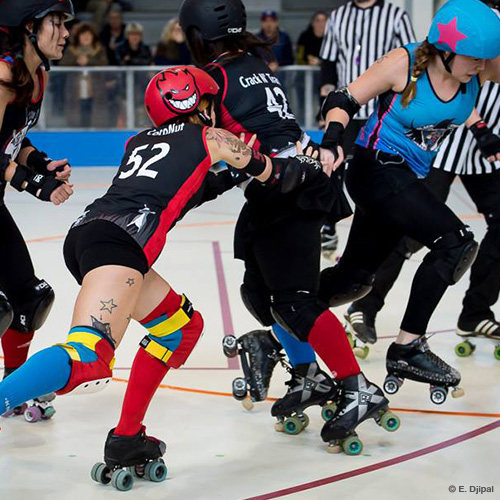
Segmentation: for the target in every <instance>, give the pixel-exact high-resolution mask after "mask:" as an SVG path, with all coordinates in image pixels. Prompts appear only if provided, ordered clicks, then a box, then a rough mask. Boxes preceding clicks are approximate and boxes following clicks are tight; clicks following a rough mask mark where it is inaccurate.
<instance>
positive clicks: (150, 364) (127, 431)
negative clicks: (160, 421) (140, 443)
mask: <svg viewBox="0 0 500 500" xmlns="http://www.w3.org/2000/svg"><path fill="white" fill-rule="evenodd" d="M181 299H182V297H181V296H180V295H178V294H177V293H175V292H174V291H173V290H170V292H169V293H168V294H167V296H166V297H165V299H164V300H163V301H162V303H161V304H160V305H159V306H158V307H156V308H155V309H154V311H152V312H151V313H150V314H148V316H147V317H146V318H144V319H143V320H142V321H141V324H146V323H149V322H150V321H153V320H155V319H156V318H159V317H160V316H162V315H164V314H167V315H171V314H173V313H175V312H177V311H178V310H179V307H180V305H181ZM168 370H169V368H168V366H167V365H166V364H165V363H163V361H160V360H159V359H157V358H155V357H153V356H151V355H150V354H148V353H147V352H146V351H145V350H144V349H143V348H142V347H141V348H139V351H138V352H137V354H136V356H135V359H134V363H133V365H132V370H131V371H130V380H129V382H128V386H127V392H126V393H125V399H124V400H123V406H122V413H121V416H120V422H119V423H118V425H117V426H116V429H115V434H117V435H119V436H133V435H134V434H137V433H138V432H139V431H140V430H141V426H142V421H143V420H144V417H145V415H146V412H147V411H148V408H149V404H150V403H151V399H152V398H153V396H154V394H155V392H156V390H157V389H158V386H159V385H160V384H161V381H162V380H163V378H164V377H165V375H166V374H167V372H168Z"/></svg>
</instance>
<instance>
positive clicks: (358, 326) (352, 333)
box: [344, 305, 377, 359]
mask: <svg viewBox="0 0 500 500" xmlns="http://www.w3.org/2000/svg"><path fill="white" fill-rule="evenodd" d="M344 318H345V320H346V324H345V330H346V333H347V338H348V339H349V344H351V348H352V350H353V351H354V355H355V356H356V357H358V358H360V359H366V358H367V357H368V354H369V353H370V347H369V346H368V344H375V342H377V331H376V330H375V318H374V317H372V316H369V315H368V314H366V313H364V312H363V311H358V310H356V309H355V308H354V306H352V305H351V306H350V307H349V309H348V310H347V313H346V314H344Z"/></svg>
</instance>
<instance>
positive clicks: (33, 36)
mask: <svg viewBox="0 0 500 500" xmlns="http://www.w3.org/2000/svg"><path fill="white" fill-rule="evenodd" d="M39 28H40V23H39V22H35V25H34V26H33V31H32V32H30V31H28V30H27V29H26V30H25V32H26V35H27V36H28V39H29V41H30V42H31V45H33V47H34V49H35V52H36V53H37V55H38V57H39V58H40V59H41V60H42V64H43V67H44V68H45V71H50V61H49V60H48V58H47V56H46V55H45V54H44V53H43V52H42V51H41V49H40V47H39V45H38V39H37V34H38V30H39Z"/></svg>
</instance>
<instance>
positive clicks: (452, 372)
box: [384, 336, 464, 405]
mask: <svg viewBox="0 0 500 500" xmlns="http://www.w3.org/2000/svg"><path fill="white" fill-rule="evenodd" d="M386 368H387V373H388V375H387V377H386V378H385V382H384V390H385V392H386V393H387V394H395V393H396V392H398V390H399V388H400V387H401V386H402V385H403V381H404V379H405V378H407V379H409V380H415V381H416V382H423V383H427V384H430V398H431V401H432V402H433V403H434V404H437V405H440V404H443V403H444V402H445V401H446V397H447V395H448V389H449V388H450V387H453V391H452V393H451V395H452V397H454V398H458V397H461V396H463V395H464V390H463V389H461V388H460V387H458V384H459V383H460V378H461V377H460V373H459V372H458V370H456V369H455V368H453V367H451V366H450V365H448V364H447V363H445V362H444V361H443V360H442V359H441V358H440V357H439V356H437V355H436V354H434V353H433V352H432V351H431V350H430V347H429V344H428V343H427V338H426V337H425V336H423V337H421V338H419V339H416V340H414V341H413V342H411V343H410V344H407V345H400V344H396V343H392V344H391V345H390V347H389V350H388V351H387V358H386Z"/></svg>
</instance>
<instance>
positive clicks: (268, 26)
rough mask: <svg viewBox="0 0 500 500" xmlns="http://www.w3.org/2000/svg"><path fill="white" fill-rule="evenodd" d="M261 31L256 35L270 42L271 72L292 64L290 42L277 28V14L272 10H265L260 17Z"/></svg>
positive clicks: (293, 59) (285, 34) (286, 35)
mask: <svg viewBox="0 0 500 500" xmlns="http://www.w3.org/2000/svg"><path fill="white" fill-rule="evenodd" d="M260 19H261V31H260V33H259V34H258V35H257V36H258V37H259V38H261V39H262V40H264V41H266V42H272V43H273V45H272V52H273V54H274V61H268V62H269V66H270V68H271V69H272V70H273V71H276V70H277V69H278V67H279V66H289V65H291V64H293V63H294V61H295V58H294V55H293V46H292V41H291V40H290V37H289V36H288V34H287V33H286V32H284V31H282V30H280V28H279V19H278V14H277V13H276V12H275V11H273V10H266V11H264V12H263V13H262V15H261V18H260Z"/></svg>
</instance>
